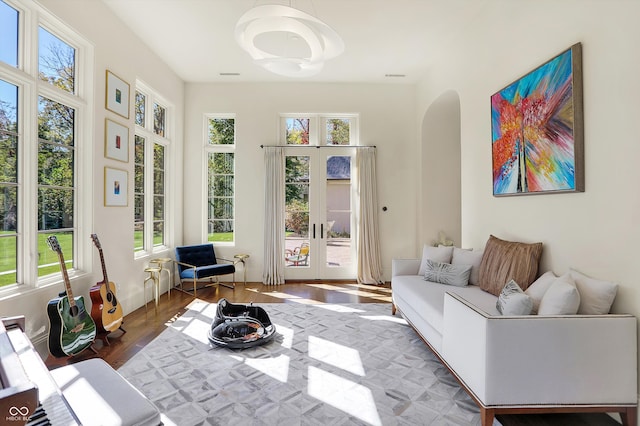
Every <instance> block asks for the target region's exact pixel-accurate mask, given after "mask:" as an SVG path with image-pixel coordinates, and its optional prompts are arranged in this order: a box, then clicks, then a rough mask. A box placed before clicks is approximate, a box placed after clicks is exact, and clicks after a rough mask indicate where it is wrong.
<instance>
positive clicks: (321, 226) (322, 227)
mask: <svg viewBox="0 0 640 426" xmlns="http://www.w3.org/2000/svg"><path fill="white" fill-rule="evenodd" d="M323 238H324V223H321V224H320V239H323Z"/></svg>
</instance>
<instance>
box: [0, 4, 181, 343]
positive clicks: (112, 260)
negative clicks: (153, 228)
mask: <svg viewBox="0 0 640 426" xmlns="http://www.w3.org/2000/svg"><path fill="white" fill-rule="evenodd" d="M40 4H42V5H43V6H44V7H45V8H47V9H48V10H49V11H50V12H51V13H52V14H53V15H55V16H56V17H57V18H58V19H60V20H61V21H63V22H65V23H66V24H67V25H68V26H70V27H72V28H73V29H74V30H75V31H76V32H77V33H79V34H81V35H82V36H83V37H84V38H85V39H87V40H88V41H89V42H90V43H92V44H93V46H94V49H95V50H94V57H95V63H94V75H93V80H94V92H93V96H92V98H93V105H90V109H92V111H91V112H92V113H93V120H94V121H93V131H92V135H93V137H92V140H91V141H90V142H91V143H93V146H92V150H93V163H92V164H90V165H88V167H90V168H92V170H93V172H92V173H93V188H92V190H91V191H90V192H88V193H86V194H80V198H81V200H80V202H81V203H84V202H90V203H91V204H92V211H93V217H92V218H91V221H90V222H89V224H87V223H86V222H83V223H82V224H81V226H90V227H91V229H90V230H89V233H96V234H97V235H98V237H99V240H100V243H101V246H102V248H103V251H104V255H105V262H106V265H107V270H108V275H109V279H110V281H112V282H114V283H115V284H116V294H117V296H118V298H119V300H120V301H121V302H122V306H123V310H124V314H125V315H126V314H127V313H129V312H131V311H132V310H135V309H136V308H138V307H140V306H142V303H143V296H142V282H143V276H144V274H143V269H144V266H145V265H146V261H147V260H148V258H145V259H138V260H135V259H134V254H133V193H132V191H133V128H134V117H133V91H134V88H135V81H136V79H137V78H139V79H141V80H143V81H144V82H145V83H147V84H148V85H149V86H151V87H153V88H154V89H155V90H157V91H158V92H159V93H160V94H161V95H162V96H164V97H165V98H166V99H167V100H168V101H169V102H171V103H172V104H173V105H174V106H175V110H174V111H172V113H173V115H174V117H175V121H174V123H173V124H174V127H173V129H171V131H172V133H173V135H174V139H173V142H174V146H173V147H172V148H170V149H171V156H172V160H173V161H172V162H171V164H170V165H169V166H168V167H172V168H173V169H174V170H175V175H176V176H177V178H176V179H175V180H174V181H172V182H171V183H170V187H169V190H170V191H172V192H173V195H178V199H177V205H179V206H181V204H182V201H181V198H180V197H179V194H180V193H181V187H182V135H183V116H184V113H183V109H182V108H183V103H184V102H183V95H184V85H183V83H182V81H181V80H180V79H179V78H178V77H177V76H176V75H175V74H174V73H173V72H172V71H171V70H170V69H168V67H167V66H166V65H165V64H164V63H163V62H162V61H161V60H160V58H158V57H157V56H155V55H153V54H152V53H151V52H150V51H149V50H148V49H147V47H146V46H144V45H143V44H142V43H141V42H140V41H139V40H138V39H137V38H136V37H135V36H134V35H133V33H132V32H131V31H130V30H129V29H128V28H126V27H125V26H124V25H123V24H122V23H121V22H120V21H119V20H117V19H116V18H115V16H114V15H113V14H112V13H111V11H110V10H109V9H107V8H106V7H105V6H104V4H103V3H102V2H101V1H96V0H92V1H87V0H65V1H56V0H42V1H41V2H40ZM89 17H92V18H91V19H89ZM107 69H109V70H111V71H112V72H114V73H115V74H117V75H118V76H119V77H120V78H122V79H124V80H125V81H127V82H128V83H129V84H130V86H131V91H132V92H131V95H132V96H131V98H132V104H131V107H130V114H129V116H130V118H129V120H126V119H124V118H122V117H120V116H117V115H115V114H114V113H112V112H110V111H107V110H106V109H105V74H106V70H107ZM105 118H110V119H112V120H114V121H116V122H119V123H121V124H123V125H126V126H128V127H129V129H130V146H129V148H130V152H129V162H128V163H123V162H119V161H116V160H111V159H106V158H105V157H104V123H105ZM105 166H109V167H114V168H119V169H124V170H127V171H128V176H129V203H128V206H127V207H104V204H103V192H104V189H103V188H104V167H105ZM181 212H182V211H181V209H178V211H177V212H175V213H172V214H173V217H174V218H175V223H176V227H175V230H176V236H177V238H178V239H180V238H182V217H181ZM82 244H84V247H83V249H84V250H86V252H87V254H88V255H90V256H92V258H93V270H92V271H91V272H90V273H89V274H86V275H83V276H81V277H80V278H78V279H73V280H72V288H73V292H74V296H78V295H84V296H85V303H86V305H87V308H88V309H90V307H91V303H90V299H89V288H90V287H91V286H92V285H95V283H96V282H98V281H100V280H102V269H101V267H100V260H99V256H98V252H97V250H96V249H95V248H94V245H93V243H92V242H91V240H90V239H89V238H87V240H86V241H82ZM66 257H68V256H66ZM165 288H166V283H165ZM63 289H64V286H63V285H62V284H60V285H54V286H50V287H46V288H42V289H38V290H36V291H31V292H27V293H26V294H22V295H19V296H14V297H9V298H5V299H3V300H0V313H1V315H25V316H26V318H27V327H28V333H29V335H30V336H32V337H34V338H36V339H38V338H41V337H42V335H43V333H44V332H45V327H46V326H47V315H46V306H47V302H48V301H49V300H50V299H52V298H53V297H56V296H57V294H58V292H60V291H62V290H63Z"/></svg>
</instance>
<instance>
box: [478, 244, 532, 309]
mask: <svg viewBox="0 0 640 426" xmlns="http://www.w3.org/2000/svg"><path fill="white" fill-rule="evenodd" d="M541 254H542V243H533V244H527V243H519V242H513V241H505V240H501V239H499V238H496V237H494V236H493V235H491V236H489V240H488V241H487V244H486V246H485V248H484V253H483V255H482V261H481V262H480V271H479V277H478V280H479V282H478V285H479V286H480V288H482V289H483V290H485V291H487V292H489V293H491V294H493V295H495V296H498V295H499V294H500V291H502V288H503V287H504V285H505V284H506V283H508V282H509V281H510V280H514V281H515V282H517V283H518V285H519V286H520V287H521V288H522V289H523V290H526V289H527V287H528V286H529V284H531V283H532V282H533V281H534V280H535V279H536V275H537V274H538V263H539V261H540V255H541Z"/></svg>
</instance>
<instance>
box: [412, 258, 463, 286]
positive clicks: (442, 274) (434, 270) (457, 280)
mask: <svg viewBox="0 0 640 426" xmlns="http://www.w3.org/2000/svg"><path fill="white" fill-rule="evenodd" d="M470 274H471V265H452V264H450V263H444V262H436V261H435V260H432V259H427V261H426V271H425V273H424V279H425V280H426V281H432V282H436V283H440V284H447V285H454V286H458V287H464V286H466V285H468V284H469V275H470Z"/></svg>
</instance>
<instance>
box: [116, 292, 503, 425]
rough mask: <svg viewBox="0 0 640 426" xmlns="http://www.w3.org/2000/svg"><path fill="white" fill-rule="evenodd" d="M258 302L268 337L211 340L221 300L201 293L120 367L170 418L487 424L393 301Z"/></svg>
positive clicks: (193, 420) (177, 420)
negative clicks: (244, 342)
mask: <svg viewBox="0 0 640 426" xmlns="http://www.w3.org/2000/svg"><path fill="white" fill-rule="evenodd" d="M259 305H260V306H262V307H264V308H265V309H266V311H267V312H268V313H269V316H270V318H271V321H272V322H273V323H274V324H275V325H276V327H277V332H278V335H276V336H275V338H274V339H273V340H272V341H271V342H269V343H267V344H266V345H264V346H258V347H255V348H250V349H244V350H232V349H226V348H219V347H213V348H212V347H211V346H210V345H209V342H208V340H207V331H208V329H209V326H210V324H211V320H212V319H213V316H214V314H215V308H216V305H215V304H209V303H206V302H203V301H200V300H195V301H194V302H193V303H192V304H191V305H190V306H189V309H188V311H187V312H186V313H185V314H184V315H182V316H181V317H179V318H178V319H177V320H175V321H174V322H173V323H170V324H168V327H167V329H166V330H165V331H163V332H162V333H161V334H160V335H159V336H158V337H157V338H156V339H155V340H153V341H152V342H151V343H149V344H148V345H147V346H145V347H144V348H143V349H142V350H141V351H140V352H139V353H137V354H136V355H135V356H134V357H133V358H131V359H130V360H129V361H128V362H127V363H126V364H125V365H123V366H122V367H121V368H120V369H119V372H120V373H121V374H122V375H123V376H124V377H126V378H127V379H129V380H130V381H131V383H132V384H133V385H134V386H136V387H137V388H138V389H140V390H141V391H142V393H144V394H145V395H146V396H147V397H149V398H150V399H151V400H152V401H153V402H154V403H155V404H156V405H157V406H158V408H159V409H160V411H161V412H162V413H163V415H164V419H165V424H171V423H174V424H176V425H185V426H187V425H242V426H245V425H278V426H288V425H323V426H324V425H374V426H375V425H412V426H413V425H465V426H466V425H480V415H479V410H478V408H477V407H476V405H475V404H474V403H473V401H472V400H471V398H470V397H469V396H468V395H467V394H466V393H465V392H464V391H463V390H462V389H461V388H460V386H459V385H458V383H457V382H456V380H455V379H454V378H453V376H451V374H450V373H449V372H448V370H446V368H444V367H443V366H442V364H441V363H440V362H439V361H438V360H437V359H436V358H435V356H434V355H433V354H432V353H431V351H430V350H429V349H428V348H427V347H426V346H425V344H424V343H423V342H422V341H421V340H420V339H419V338H418V337H417V335H416V333H415V332H414V331H413V330H412V329H411V327H409V326H408V325H407V324H406V322H405V321H404V320H403V319H401V318H400V317H394V316H391V307H390V305H389V304H388V303H367V304H342V305H332V304H295V303H274V304H259ZM499 424H500V423H499V422H497V421H496V422H495V423H494V425H499Z"/></svg>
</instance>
